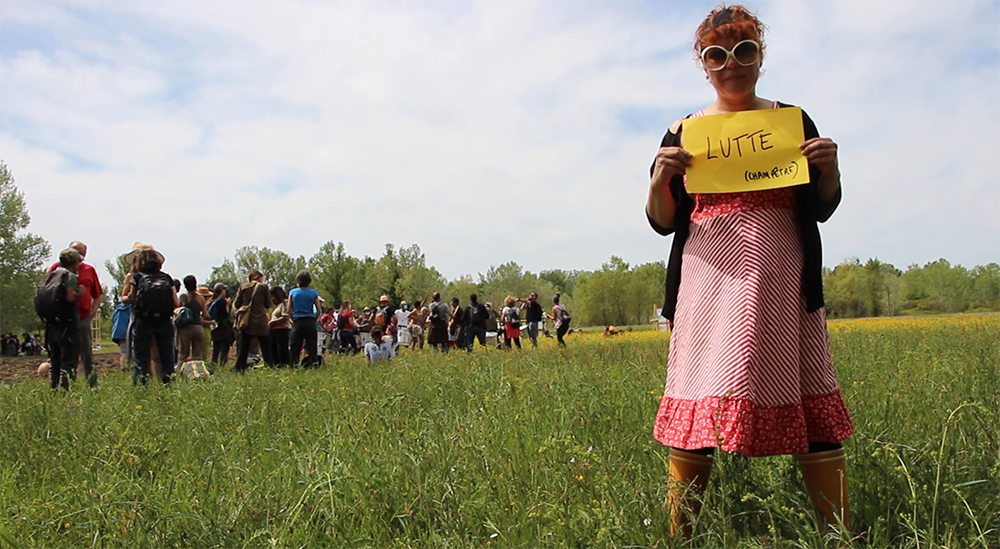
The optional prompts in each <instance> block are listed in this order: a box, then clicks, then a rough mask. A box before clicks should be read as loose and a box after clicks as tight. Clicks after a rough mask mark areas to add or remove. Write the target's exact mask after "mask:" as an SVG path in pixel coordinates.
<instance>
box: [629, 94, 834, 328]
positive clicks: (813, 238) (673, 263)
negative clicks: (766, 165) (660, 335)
mask: <svg viewBox="0 0 1000 549" xmlns="http://www.w3.org/2000/svg"><path fill="white" fill-rule="evenodd" d="M778 105H779V106H780V107H790V106H791V105H786V104H784V103H779V104H778ZM688 117H690V115H689V116H688ZM802 128H803V133H804V134H805V138H806V140H809V139H811V138H813V137H819V131H818V130H817V129H816V124H814V123H813V121H812V119H811V118H809V115H808V114H806V112H805V111H802ZM682 129H683V123H682V127H679V128H678V129H677V133H676V134H675V133H673V132H671V131H669V130H667V134H666V135H664V136H663V141H662V142H661V143H660V146H661V147H679V146H680V144H681V130H682ZM654 167H655V162H654V164H653V166H650V168H649V175H650V177H652V176H653V168H654ZM819 178H820V171H819V169H818V168H816V167H815V166H811V165H810V166H809V183H807V184H805V185H798V186H796V187H795V222H796V225H797V226H798V228H799V235H800V236H801V240H802V255H803V262H802V295H803V297H805V302H806V311H807V312H810V313H812V312H814V311H817V310H819V309H820V308H822V307H823V250H822V244H821V242H820V238H819V227H818V226H817V224H818V223H822V222H824V221H826V220H827V219H829V218H830V216H831V215H833V212H834V210H836V209H837V206H838V205H839V204H840V198H841V191H840V188H838V189H837V193H836V194H835V195H834V196H833V198H832V199H831V200H830V201H829V202H824V201H823V199H821V198H820V196H819ZM670 194H672V195H673V197H674V201H675V202H676V203H677V209H676V211H675V213H674V227H673V228H672V229H668V228H666V227H662V226H660V225H659V224H658V223H657V222H656V221H654V220H653V218H651V217H649V212H647V213H646V218H647V219H648V220H649V225H650V226H651V227H653V230H654V231H656V232H658V233H660V234H661V235H663V236H667V235H669V234H671V233H673V234H674V242H673V245H672V246H671V247H670V261H669V262H668V263H667V288H666V297H665V298H664V302H663V312H662V313H661V315H662V316H663V317H664V318H666V319H668V320H671V321H673V319H674V313H675V312H676V310H677V292H678V290H679V289H680V286H681V260H682V258H683V256H684V243H685V242H687V237H688V230H689V225H690V224H691V211H692V210H693V209H694V199H693V198H691V195H689V194H688V193H687V189H686V188H685V187H684V177H683V176H681V175H674V176H673V177H672V178H671V179H670Z"/></svg>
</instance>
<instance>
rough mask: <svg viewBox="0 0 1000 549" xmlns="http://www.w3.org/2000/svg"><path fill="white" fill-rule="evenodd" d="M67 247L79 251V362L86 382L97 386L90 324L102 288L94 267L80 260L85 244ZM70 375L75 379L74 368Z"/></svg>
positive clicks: (85, 247)
mask: <svg viewBox="0 0 1000 549" xmlns="http://www.w3.org/2000/svg"><path fill="white" fill-rule="evenodd" d="M69 247H70V248H72V249H74V250H76V251H78V252H80V258H81V262H80V270H79V272H78V273H77V275H76V276H77V282H78V283H79V284H80V290H81V291H82V292H83V293H82V294H81V295H80V299H78V300H77V302H76V309H77V311H78V312H79V313H80V331H79V332H80V333H79V347H80V362H82V363H83V375H85V376H87V384H88V385H90V387H92V388H93V387H97V368H95V367H94V348H93V347H94V342H93V341H92V339H91V337H90V325H91V324H92V323H93V320H94V313H95V312H96V311H97V309H99V308H100V305H101V296H102V295H103V294H104V290H102V289H101V281H100V279H98V278H97V271H96V270H95V269H94V267H92V266H91V265H89V264H87V263H84V262H83V261H82V259H84V258H86V257H87V245H86V244H84V243H83V242H80V241H79V240H75V241H73V242H70V243H69ZM58 267H59V262H58V261H56V262H55V263H53V264H52V266H51V267H49V269H48V272H50V273H51V272H52V271H54V270H56V268H58ZM70 377H71V378H72V379H73V380H74V381H76V368H74V369H73V370H72V371H71V372H70Z"/></svg>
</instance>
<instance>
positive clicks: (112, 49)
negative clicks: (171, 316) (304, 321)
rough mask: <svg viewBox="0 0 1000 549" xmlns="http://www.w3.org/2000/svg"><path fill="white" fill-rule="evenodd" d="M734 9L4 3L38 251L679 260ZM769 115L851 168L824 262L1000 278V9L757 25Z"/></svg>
mask: <svg viewBox="0 0 1000 549" xmlns="http://www.w3.org/2000/svg"><path fill="white" fill-rule="evenodd" d="M713 5H714V3H710V2H679V1H676V2H668V1H656V2H640V1H624V2H586V1H579V2H569V1H567V0H553V1H541V0H537V1H536V0H517V1H515V2H500V1H497V0H490V1H478V2H441V1H434V2H380V1H377V0H376V1H366V2H356V1H351V0H348V1H343V2H291V1H290V2H264V1H256V0H254V1H249V2H239V3H237V2H228V1H223V0H214V1H208V2H205V1H194V0H190V1H189V0H170V1H165V2H124V1H113V2H112V1H102V0H92V1H88V2H76V1H53V2H36V1H33V0H0V158H2V159H3V160H4V161H5V162H6V163H7V164H8V166H9V167H10V169H11V170H12V171H13V173H14V175H15V176H16V178H17V183H18V186H19V187H20V188H21V190H22V191H24V193H25V195H26V198H27V200H28V204H29V208H30V212H31V214H32V225H31V230H32V231H33V232H36V233H38V234H40V235H42V236H43V237H45V238H46V239H48V240H49V241H50V242H51V243H52V244H53V249H54V251H57V250H58V249H59V248H60V247H62V246H63V245H65V244H66V243H67V242H69V241H70V240H73V239H81V240H84V241H86V242H87V243H88V244H89V245H90V250H91V252H90V257H89V258H88V259H89V260H90V261H91V262H92V263H96V264H100V263H103V260H104V259H106V258H109V257H112V256H115V255H117V254H120V253H123V252H125V251H127V250H128V249H129V248H130V246H131V243H132V242H133V241H136V240H139V241H144V242H152V243H153V244H154V245H156V246H157V248H158V249H161V250H162V251H163V252H164V253H165V255H166V256H167V265H166V269H167V270H168V271H169V272H171V273H172V274H175V275H183V274H188V273H193V274H195V275H196V276H198V277H205V276H207V275H208V273H209V272H210V270H211V267H212V266H213V265H218V264H220V263H221V261H222V259H223V258H224V257H226V256H230V257H231V256H232V253H233V251H234V250H235V249H236V248H238V247H239V246H243V245H251V244H252V245H258V246H268V247H271V248H276V249H281V250H284V251H286V252H288V253H290V254H292V255H305V256H307V257H309V256H311V255H312V254H313V253H315V251H316V250H317V249H318V248H319V246H320V245H321V244H322V243H323V242H325V241H327V240H340V241H343V242H344V244H345V247H346V249H347V251H348V252H349V253H351V254H352V255H355V256H364V255H373V256H377V255H380V254H381V253H382V250H383V246H384V244H385V243H386V242H392V243H394V244H397V245H400V246H407V245H409V244H412V243H417V244H419V245H420V247H421V248H422V249H423V250H424V252H425V253H426V255H427V259H428V261H429V263H431V264H433V265H435V266H437V267H438V268H439V269H440V270H441V271H442V273H444V274H445V276H447V277H448V278H456V277H458V276H460V275H463V274H472V275H473V276H475V275H476V274H477V273H480V272H485V271H486V270H487V269H488V268H489V267H490V266H491V265H498V264H500V263H503V262H506V261H510V260H513V261H517V262H518V263H520V264H522V265H523V266H525V268H527V269H529V270H532V271H539V270H543V269H551V268H567V269H588V270H589V269H595V268H598V267H599V266H600V265H601V263H602V262H604V261H606V260H607V259H608V258H609V257H610V256H611V255H618V256H621V257H623V258H624V259H625V260H626V261H629V262H632V263H642V262H648V261H656V260H662V259H665V258H666V256H667V252H668V249H669V244H670V240H669V239H664V238H662V237H659V236H657V235H656V234H655V233H653V232H652V230H650V229H649V227H648V226H647V224H646V221H645V218H644V215H643V213H642V210H643V205H644V202H645V195H646V190H647V186H648V167H649V163H650V161H651V159H652V156H653V154H654V153H655V151H656V148H657V146H658V144H659V141H660V138H661V136H662V134H663V131H664V130H665V128H666V127H668V126H669V125H670V123H671V122H672V121H673V120H674V119H676V118H679V117H682V116H684V115H685V114H687V113H689V112H692V111H696V110H698V109H700V108H702V107H704V106H705V105H707V104H709V103H710V102H711V101H712V100H713V99H714V97H713V93H712V89H711V88H710V87H709V86H708V85H707V83H706V81H705V79H704V76H703V74H702V72H701V70H700V69H699V67H698V66H697V65H696V64H695V62H694V61H693V59H692V54H691V50H690V45H691V40H692V35H693V32H694V29H695V27H696V26H697V24H698V22H699V21H700V20H701V18H702V17H704V15H705V14H706V13H707V12H708V11H709V10H710V9H711V8H712V7H713ZM748 6H749V7H750V8H751V9H753V10H755V11H756V12H757V13H758V15H759V16H760V17H761V19H763V20H764V21H765V23H767V24H768V25H769V27H770V31H769V33H768V35H767V45H768V53H767V59H766V60H765V63H764V69H765V72H764V75H763V77H762V78H761V81H760V83H759V85H758V93H759V94H760V95H761V96H762V97H766V98H769V99H777V100H781V101H784V102H788V103H793V104H797V105H801V106H802V107H803V108H804V109H806V110H807V111H808V112H809V114H810V115H811V116H812V118H813V119H814V120H815V121H816V123H817V125H818V127H819V129H820V132H821V133H822V134H823V135H826V136H829V137H832V138H833V139H834V140H836V141H837V142H838V143H839V145H840V155H841V156H840V160H841V171H842V173H843V185H844V202H843V204H842V205H841V208H840V209H839V210H838V212H837V213H836V214H835V215H834V217H833V218H832V219H831V220H830V221H829V222H828V223H827V224H825V225H824V226H823V227H822V229H821V230H822V232H823V238H824V258H825V263H826V264H827V265H835V264H836V263H838V262H840V261H841V260H843V259H844V258H846V257H849V256H859V257H861V258H862V259H865V258H867V257H878V258H880V259H881V260H883V261H888V262H892V263H894V264H896V265H897V266H898V267H901V268H904V267H905V266H906V265H908V264H911V263H924V262H927V261H932V260H935V259H937V258H939V257H945V258H947V259H949V260H950V261H952V262H953V263H962V264H964V265H967V266H972V265H975V264H982V263H987V262H991V261H998V260H1000V184H998V183H1000V181H998V176H997V175H996V174H997V169H996V161H995V157H996V155H997V151H998V149H1000V138H998V137H997V130H996V129H997V128H998V127H1000V107H998V104H997V98H998V97H1000V31H998V29H1000V2H977V1H972V0H968V1H966V0H963V1H959V2H952V3H947V4H946V3H942V2H920V1H914V2H907V3H906V4H905V8H903V7H901V5H900V4H899V3H897V2H888V1H886V2H860V1H859V2H854V1H837V2H830V1H827V2H807V1H802V2H796V1H793V0H782V1H776V2H758V3H752V4H748Z"/></svg>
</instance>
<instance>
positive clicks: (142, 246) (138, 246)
mask: <svg viewBox="0 0 1000 549" xmlns="http://www.w3.org/2000/svg"><path fill="white" fill-rule="evenodd" d="M142 250H153V251H154V252H156V255H158V256H160V263H163V262H164V261H165V260H164V258H163V254H161V253H160V252H157V251H156V248H154V247H153V245H152V244H146V243H143V242H138V241H136V242H135V243H134V244H132V251H130V252H128V253H127V254H125V261H127V262H128V263H132V262H133V261H135V256H137V255H139V252H140V251H142Z"/></svg>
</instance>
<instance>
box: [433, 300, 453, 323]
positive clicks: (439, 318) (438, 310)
mask: <svg viewBox="0 0 1000 549" xmlns="http://www.w3.org/2000/svg"><path fill="white" fill-rule="evenodd" d="M447 306H448V304H446V303H445V302H443V301H441V302H439V303H437V304H436V305H435V306H433V307H431V324H436V325H438V326H443V325H445V324H447V323H448V313H447V312H443V311H442V307H447ZM444 310H445V311H448V312H450V309H444Z"/></svg>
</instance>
